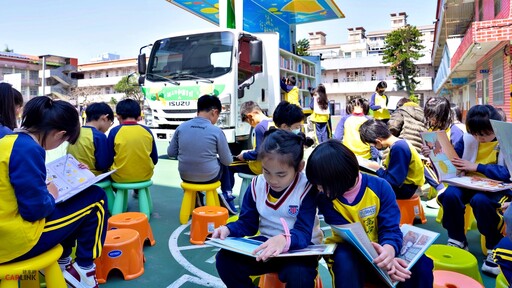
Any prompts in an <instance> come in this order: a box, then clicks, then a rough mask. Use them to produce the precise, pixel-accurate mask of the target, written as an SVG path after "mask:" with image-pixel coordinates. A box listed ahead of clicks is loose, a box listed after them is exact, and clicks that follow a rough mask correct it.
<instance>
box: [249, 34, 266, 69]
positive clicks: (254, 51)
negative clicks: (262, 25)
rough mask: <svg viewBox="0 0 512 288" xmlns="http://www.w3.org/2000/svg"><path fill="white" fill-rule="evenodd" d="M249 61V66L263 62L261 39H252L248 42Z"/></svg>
mask: <svg viewBox="0 0 512 288" xmlns="http://www.w3.org/2000/svg"><path fill="white" fill-rule="evenodd" d="M250 51H251V52H250V55H249V63H250V64H251V66H257V65H261V64H263V42H262V41H261V40H252V41H251V42H250Z"/></svg>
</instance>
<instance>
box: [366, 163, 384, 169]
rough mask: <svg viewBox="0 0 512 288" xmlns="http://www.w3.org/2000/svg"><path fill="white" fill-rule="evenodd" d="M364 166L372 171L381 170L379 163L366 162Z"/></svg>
mask: <svg viewBox="0 0 512 288" xmlns="http://www.w3.org/2000/svg"><path fill="white" fill-rule="evenodd" d="M366 166H368V168H371V169H374V170H379V169H380V168H382V167H381V166H380V165H379V163H377V162H375V161H368V162H367V164H366Z"/></svg>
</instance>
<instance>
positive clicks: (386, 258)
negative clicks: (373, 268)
mask: <svg viewBox="0 0 512 288" xmlns="http://www.w3.org/2000/svg"><path fill="white" fill-rule="evenodd" d="M372 245H373V248H375V250H376V251H377V254H379V256H378V257H377V258H375V259H373V263H375V264H376V265H377V266H379V267H380V268H382V269H384V270H386V271H388V274H390V275H391V274H393V273H395V263H394V260H393V259H395V248H393V246H391V245H389V244H384V246H380V244H379V243H375V242H372Z"/></svg>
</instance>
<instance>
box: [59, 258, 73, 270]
mask: <svg viewBox="0 0 512 288" xmlns="http://www.w3.org/2000/svg"><path fill="white" fill-rule="evenodd" d="M71 260H73V258H71V256H68V257H66V258H61V259H59V260H57V262H58V263H59V267H60V270H62V272H64V271H66V268H67V267H68V266H69V265H71Z"/></svg>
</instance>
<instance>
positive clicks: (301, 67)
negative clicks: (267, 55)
mask: <svg viewBox="0 0 512 288" xmlns="http://www.w3.org/2000/svg"><path fill="white" fill-rule="evenodd" d="M279 67H281V68H284V69H288V70H291V71H295V72H297V73H301V74H306V75H309V76H315V65H313V64H309V63H304V62H297V61H296V60H295V59H293V58H284V57H283V56H280V60H279Z"/></svg>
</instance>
